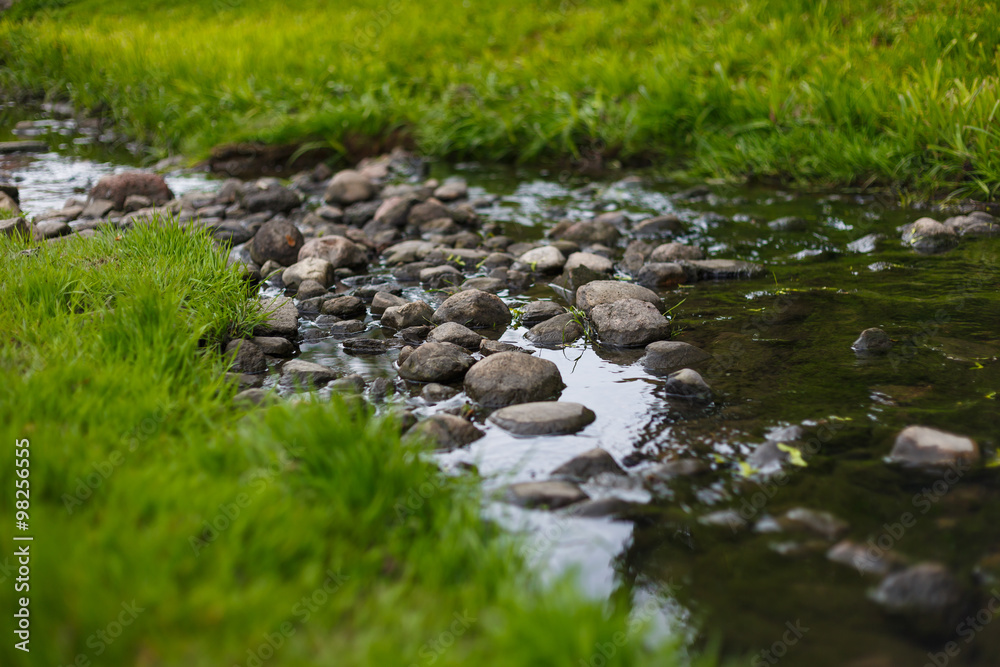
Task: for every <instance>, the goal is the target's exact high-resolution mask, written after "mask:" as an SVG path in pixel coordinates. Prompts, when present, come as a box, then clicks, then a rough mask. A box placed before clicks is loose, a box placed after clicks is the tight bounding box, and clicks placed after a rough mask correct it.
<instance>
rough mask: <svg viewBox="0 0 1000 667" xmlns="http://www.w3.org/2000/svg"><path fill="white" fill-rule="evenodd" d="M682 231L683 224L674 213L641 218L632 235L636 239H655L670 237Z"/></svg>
mask: <svg viewBox="0 0 1000 667" xmlns="http://www.w3.org/2000/svg"><path fill="white" fill-rule="evenodd" d="M683 232H684V224H683V223H682V222H681V219H680V218H678V217H677V216H676V215H669V214H668V215H658V216H656V217H655V218H649V219H648V220H643V221H642V222H640V223H639V224H638V225H636V226H635V229H633V230H632V235H633V236H635V237H636V238H637V239H657V238H664V237H666V238H670V237H671V236H673V235H674V234H681V233H683Z"/></svg>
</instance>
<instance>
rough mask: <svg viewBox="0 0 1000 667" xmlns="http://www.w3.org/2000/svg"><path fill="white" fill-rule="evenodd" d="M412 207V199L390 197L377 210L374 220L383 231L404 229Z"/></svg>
mask: <svg viewBox="0 0 1000 667" xmlns="http://www.w3.org/2000/svg"><path fill="white" fill-rule="evenodd" d="M411 206H413V198H412V197H389V198H388V199H386V200H384V201H383V202H382V203H381V204H380V205H379V207H378V208H377V209H376V210H375V215H374V217H373V218H372V219H373V220H374V221H375V222H376V223H377V225H378V226H379V227H380V228H382V229H392V228H400V227H404V226H406V215H407V214H408V213H409V212H410V207H411ZM410 261H413V260H410Z"/></svg>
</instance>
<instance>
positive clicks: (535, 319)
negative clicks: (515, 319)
mask: <svg viewBox="0 0 1000 667" xmlns="http://www.w3.org/2000/svg"><path fill="white" fill-rule="evenodd" d="M565 312H566V309H565V308H563V307H562V306H560V305H559V304H557V303H554V302H552V301H532V302H531V303H529V304H527V305H525V306H524V308H522V309H521V324H522V325H524V326H526V327H529V328H531V327H533V326H535V325H536V324H540V323H542V322H544V321H545V320H549V319H552V318H553V317H556V316H557V315H562V314H564V313H565Z"/></svg>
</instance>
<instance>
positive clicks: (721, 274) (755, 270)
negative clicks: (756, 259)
mask: <svg viewBox="0 0 1000 667" xmlns="http://www.w3.org/2000/svg"><path fill="white" fill-rule="evenodd" d="M680 265H681V266H683V267H684V270H685V271H686V272H687V274H688V280H689V281H696V280H735V279H742V278H759V277H760V276H762V275H764V273H765V272H764V267H763V266H761V265H760V264H754V263H752V262H743V261H740V260H736V259H700V260H699V259H691V260H684V261H683V262H680Z"/></svg>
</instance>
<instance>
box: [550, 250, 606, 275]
mask: <svg viewBox="0 0 1000 667" xmlns="http://www.w3.org/2000/svg"><path fill="white" fill-rule="evenodd" d="M581 267H583V268H585V269H590V270H591V271H593V272H594V273H611V272H612V271H613V270H614V268H615V265H614V262H612V261H611V260H610V259H608V258H607V257H602V256H601V255H595V254H594V253H592V252H574V253H572V254H571V255H570V256H569V257H567V258H566V264H565V266H563V269H564V270H566V271H572V270H573V269H578V268H581Z"/></svg>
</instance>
